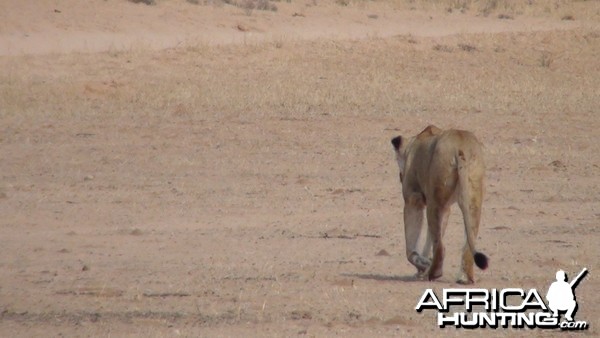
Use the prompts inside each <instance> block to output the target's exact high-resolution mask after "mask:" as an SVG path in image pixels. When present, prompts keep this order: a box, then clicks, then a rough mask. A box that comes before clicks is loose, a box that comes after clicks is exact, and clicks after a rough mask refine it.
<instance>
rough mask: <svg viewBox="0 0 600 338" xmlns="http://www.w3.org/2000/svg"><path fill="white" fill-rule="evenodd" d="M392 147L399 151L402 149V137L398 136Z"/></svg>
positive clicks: (393, 140)
mask: <svg viewBox="0 0 600 338" xmlns="http://www.w3.org/2000/svg"><path fill="white" fill-rule="evenodd" d="M392 145H393V146H394V149H396V150H398V149H400V146H401V145H402V136H396V137H394V138H393V139H392Z"/></svg>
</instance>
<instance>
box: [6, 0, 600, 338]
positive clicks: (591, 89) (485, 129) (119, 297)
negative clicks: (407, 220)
mask: <svg viewBox="0 0 600 338" xmlns="http://www.w3.org/2000/svg"><path fill="white" fill-rule="evenodd" d="M82 3H83V2H81V1H75V0H55V1H2V2H0V54H1V55H2V56H0V215H1V217H0V234H1V235H0V248H2V255H1V256H0V269H1V271H2V273H1V274H0V312H1V314H0V336H3V337H17V336H23V337H27V336H61V335H62V336H69V337H71V336H117V337H121V336H158V337H162V336H173V337H174V336H211V337H213V336H255V335H257V336H293V335H307V336H419V337H421V336H437V335H442V334H443V335H444V336H448V335H450V336H459V335H460V336H462V335H465V334H466V335H473V336H479V335H480V334H481V333H482V332H481V331H474V332H469V331H464V330H455V329H444V330H441V329H439V328H437V326H436V325H435V316H436V314H435V313H434V312H433V311H425V312H423V313H421V314H419V313H416V312H415V311H414V307H415V305H416V303H417V301H418V299H419V297H420V296H421V295H422V293H423V291H424V290H425V289H426V288H429V287H433V288H434V289H435V290H438V291H439V290H441V289H442V288H449V287H457V286H458V285H457V284H456V283H455V282H454V279H455V274H456V272H457V271H458V265H459V250H460V247H462V243H463V239H462V238H463V230H462V225H461V222H462V220H461V218H460V216H459V214H458V212H457V211H456V210H454V212H453V214H452V216H451V218H450V223H449V227H448V231H447V234H446V245H447V259H446V264H445V275H444V277H442V278H441V279H440V280H439V281H436V282H426V281H420V280H417V279H415V278H414V277H413V275H414V272H415V271H414V269H413V268H412V267H411V266H410V265H409V263H408V262H407V261H406V258H405V254H404V243H403V242H404V237H403V233H402V227H401V220H402V205H403V203H402V201H401V197H400V188H399V182H398V174H397V168H396V164H395V163H394V159H393V154H392V149H391V145H390V143H389V140H390V139H391V138H392V137H393V136H396V135H398V134H405V135H409V134H414V133H417V132H418V131H420V130H421V129H422V128H423V127H424V126H426V125H427V124H429V123H434V124H436V125H438V126H440V127H443V128H451V127H460V128H466V129H469V130H472V131H473V132H474V133H475V134H476V135H478V137H479V138H480V139H481V141H482V142H483V143H484V144H485V147H486V148H485V151H486V162H487V167H488V172H487V185H486V186H487V194H486V197H485V201H484V212H483V224H482V227H481V230H480V235H479V239H478V246H479V248H480V249H481V250H482V251H483V252H485V253H486V254H487V255H488V256H489V257H490V268H489V269H488V270H486V271H477V272H476V275H477V286H478V287H482V288H498V289H500V288H505V287H517V288H525V289H529V288H536V289H538V290H539V292H540V294H543V295H545V292H546V290H547V288H548V286H549V285H550V283H551V282H552V281H553V279H554V275H555V272H556V270H558V269H564V270H565V271H567V274H568V275H569V277H574V276H575V274H577V273H578V272H579V271H580V270H581V269H582V268H584V267H587V268H588V269H589V270H590V273H589V275H588V276H587V277H586V278H585V279H584V280H583V281H582V282H581V284H580V285H579V286H578V287H577V289H576V296H577V300H578V304H579V311H578V312H577V315H576V318H577V319H578V320H587V321H588V322H589V323H590V326H591V327H590V329H589V330H587V331H585V332H583V335H584V336H597V335H598V334H599V333H600V331H599V326H600V321H598V315H597V314H598V312H599V310H600V308H599V305H598V304H600V294H599V293H598V292H597V290H599V289H600V279H599V278H598V273H599V272H600V266H599V265H598V262H599V260H600V249H599V247H598V242H599V239H600V225H599V220H600V195H599V193H598V189H599V187H600V175H599V174H600V155H599V154H598V144H599V143H600V133H598V130H599V129H600V117H599V116H600V115H599V114H600V108H599V107H600V105H599V103H600V59H599V58H598V55H600V28H599V24H598V23H599V21H598V18H599V15H600V8H599V7H600V6H599V3H598V2H597V1H584V2H575V3H574V4H569V3H568V2H566V1H555V2H552V5H551V7H549V8H545V7H544V6H542V5H539V7H532V8H529V7H528V6H525V5H523V6H521V7H519V6H516V5H515V6H513V7H510V6H508V5H506V6H505V7H500V6H499V7H497V8H496V9H493V10H492V11H490V12H489V13H488V12H487V11H486V12H485V13H484V11H483V10H482V9H481V8H480V7H477V6H478V5H476V4H472V5H471V7H469V9H467V10H465V11H464V13H461V11H460V6H458V7H456V6H455V7H449V6H443V5H439V6H428V5H427V4H424V2H423V1H414V2H412V5H411V4H409V2H407V3H406V4H404V3H402V2H401V3H399V4H396V5H390V4H388V3H387V2H372V3H371V2H369V3H363V2H356V3H353V2H349V3H348V6H343V5H341V4H340V2H338V3H334V2H332V3H321V2H317V1H310V2H301V1H296V0H292V1H291V2H290V3H283V2H277V3H274V4H276V5H277V6H278V10H277V11H276V12H272V11H256V10H255V11H252V13H249V14H250V15H248V13H246V11H245V10H243V9H241V8H239V7H235V6H231V5H226V4H220V3H211V4H207V5H204V4H201V5H193V4H191V3H187V2H185V1H166V0H165V1H158V4H157V5H156V6H146V5H143V4H133V3H129V2H126V1H117V0H108V1H90V2H85V5H82ZM448 3H450V1H448ZM454 3H458V2H454ZM481 3H484V1H482V2H481ZM500 3H504V2H500ZM506 3H509V2H508V1H507V2H506ZM411 6H412V7H414V8H413V9H411ZM448 8H452V11H451V12H450V11H448ZM294 13H296V15H294ZM501 14H504V15H509V16H511V17H512V19H499V18H498V16H499V15H501ZM569 15H570V16H572V18H574V20H561V18H565V17H567V18H568V16H569ZM172 47H174V48H172ZM455 209H456V208H455ZM485 334H486V335H487V334H490V335H492V336H530V335H534V336H547V335H549V336H560V337H562V336H565V333H564V332H559V331H542V330H535V331H529V330H522V331H519V330H510V329H506V330H496V331H489V330H488V331H486V332H485ZM566 335H569V334H568V333H567V334H566Z"/></svg>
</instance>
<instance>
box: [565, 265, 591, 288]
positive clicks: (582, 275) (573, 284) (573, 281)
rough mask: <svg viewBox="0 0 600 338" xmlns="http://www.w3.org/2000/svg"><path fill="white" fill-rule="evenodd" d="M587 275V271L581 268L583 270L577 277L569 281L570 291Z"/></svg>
mask: <svg viewBox="0 0 600 338" xmlns="http://www.w3.org/2000/svg"><path fill="white" fill-rule="evenodd" d="M587 274H588V269H587V268H583V270H581V272H580V273H579V274H578V275H577V277H575V278H574V279H573V280H571V283H569V286H570V287H571V289H575V288H576V287H577V284H579V282H580V281H581V280H582V279H583V277H585V276H586V275H587Z"/></svg>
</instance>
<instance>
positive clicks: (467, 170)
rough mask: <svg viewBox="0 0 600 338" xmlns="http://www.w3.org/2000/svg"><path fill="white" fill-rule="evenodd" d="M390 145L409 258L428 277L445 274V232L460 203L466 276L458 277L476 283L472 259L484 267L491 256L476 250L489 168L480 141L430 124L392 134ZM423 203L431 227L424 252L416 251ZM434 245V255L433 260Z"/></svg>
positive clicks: (463, 264) (460, 132) (465, 281)
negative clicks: (408, 133)
mask: <svg viewBox="0 0 600 338" xmlns="http://www.w3.org/2000/svg"><path fill="white" fill-rule="evenodd" d="M392 145H393V146H394V150H395V151H396V159H397V161H398V167H399V168H400V182H401V184H402V195H403V197H404V232H405V237H406V255H407V258H408V261H409V262H410V263H412V264H413V265H414V266H415V267H416V268H417V270H418V274H419V275H423V274H424V273H425V272H427V275H428V278H429V280H434V279H436V278H439V277H441V276H442V274H443V263H444V245H443V244H442V237H443V236H444V232H445V230H446V225H447V223H448V216H449V215H450V206H451V205H452V204H454V202H458V205H459V206H460V210H461V211H462V214H463V218H464V223H465V233H466V237H467V241H466V244H465V246H464V249H463V255H462V273H463V275H464V276H466V280H464V279H462V278H460V279H459V282H461V283H465V284H471V283H473V282H474V278H473V261H475V264H477V266H478V267H479V268H480V269H485V268H487V265H488V258H487V257H486V256H485V255H484V254H483V253H480V252H477V251H476V249H475V239H476V237H477V231H478V229H479V222H480V219H481V201H482V199H483V176H484V172H485V166H484V163H483V150H482V146H481V143H479V141H478V140H477V139H476V138H475V136H474V135H473V134H472V133H471V132H468V131H464V130H453V129H451V130H441V129H439V128H437V127H436V126H433V125H430V126H428V127H427V128H425V130H423V131H422V132H421V133H420V134H419V135H417V136H414V137H410V138H404V137H402V136H397V137H395V138H393V139H392ZM425 208H427V225H428V232H427V240H426V242H425V247H424V249H423V251H422V254H421V255H420V254H419V253H418V252H417V242H418V241H419V236H420V233H421V227H422V223H423V211H424V209H425ZM432 245H433V260H430V259H429V254H430V252H431V247H432ZM428 269H429V270H428ZM464 276H463V277H464Z"/></svg>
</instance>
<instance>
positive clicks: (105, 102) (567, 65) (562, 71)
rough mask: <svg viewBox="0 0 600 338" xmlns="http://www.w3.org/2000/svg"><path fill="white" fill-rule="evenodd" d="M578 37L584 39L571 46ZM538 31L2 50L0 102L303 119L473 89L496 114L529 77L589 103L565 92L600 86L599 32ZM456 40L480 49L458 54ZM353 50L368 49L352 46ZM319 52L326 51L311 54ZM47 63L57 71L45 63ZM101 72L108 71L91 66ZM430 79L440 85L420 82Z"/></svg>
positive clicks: (13, 106) (19, 110) (437, 99)
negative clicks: (438, 38)
mask: <svg viewBox="0 0 600 338" xmlns="http://www.w3.org/2000/svg"><path fill="white" fill-rule="evenodd" d="M572 34H574V35H573V36H576V38H575V39H576V41H575V42H573V43H570V41H573V36H571V35H572ZM532 36H533V40H531V39H525V38H524V37H523V34H520V33H518V34H501V35H496V36H493V35H487V36H486V35H482V36H480V37H478V39H477V40H478V41H477V44H474V43H472V42H471V41H475V40H474V39H472V38H469V41H468V42H467V41H465V40H464V39H462V38H461V37H453V38H449V39H446V42H445V43H438V42H435V41H434V40H433V39H423V41H419V44H414V43H408V42H407V41H406V39H404V38H398V39H389V40H379V39H372V40H370V41H366V42H364V43H358V42H355V43H353V42H328V41H322V42H311V43H308V45H307V44H305V43H296V42H286V43H285V44H284V43H275V44H272V43H264V44H257V45H250V46H229V47H211V48H208V47H207V46H198V48H186V49H176V50H167V51H164V52H160V53H158V54H157V55H150V54H146V53H143V52H139V53H138V52H135V51H134V52H112V53H103V54H93V55H90V54H75V55H61V56H45V57H37V56H30V57H27V58H28V59H29V61H28V62H27V63H21V62H17V59H15V58H11V57H4V58H2V59H1V62H2V65H3V69H4V70H3V71H2V73H0V77H1V78H0V80H1V81H0V83H1V84H0V86H1V87H2V90H1V91H0V93H1V94H0V105H1V106H2V107H3V108H4V114H8V115H21V114H44V115H48V116H54V115H57V114H58V115H59V116H66V115H68V116H73V115H75V116H77V115H88V114H94V115H99V116H106V115H115V114H116V115H121V114H128V115H129V114H132V113H135V114H139V113H142V114H169V113H178V114H192V115H198V114H199V115H201V116H204V117H208V116H212V118H217V117H218V116H222V115H223V114H225V115H228V114H235V115H240V116H247V115H246V114H251V115H261V116H264V115H278V116H287V117H293V116H296V115H302V116H306V115H307V114H308V115H314V114H325V113H327V114H343V115H355V114H360V115H370V114H389V113H392V112H397V111H398V110H400V111H404V112H415V111H420V110H430V109H431V110H452V111H461V110H465V109H466V110H469V109H472V103H470V102H471V98H472V97H485V98H486V99H485V100H484V101H483V102H482V103H479V104H483V105H485V107H481V106H480V107H479V109H482V108H485V110H492V111H498V110H500V109H502V107H506V105H507V102H508V101H507V100H509V98H510V97H511V96H512V95H511V94H510V93H512V92H513V91H515V90H516V91H519V92H527V91H529V90H534V91H535V89H531V88H527V87H524V88H519V87H514V85H512V84H513V83H520V84H523V86H527V85H529V84H530V83H531V81H533V80H534V79H535V83H536V85H535V88H539V89H540V90H541V89H542V88H543V90H541V91H540V93H539V94H538V95H542V96H543V97H545V98H547V99H548V100H550V101H553V102H555V103H557V104H559V105H560V106H561V107H566V106H569V105H574V106H578V105H582V104H585V102H586V101H585V100H583V101H581V100H574V101H568V100H567V101H564V100H561V101H556V100H557V97H562V96H564V95H563V94H562V93H564V92H568V91H573V90H574V89H573V88H574V87H577V88H578V90H577V91H578V92H580V93H582V96H583V97H584V98H593V97H595V95H594V94H593V90H594V88H597V87H598V86H597V81H598V79H597V78H595V77H593V76H591V74H594V71H593V69H594V68H593V67H594V62H593V60H594V56H595V55H597V54H596V53H598V52H599V51H598V39H597V37H596V35H594V33H593V32H578V33H566V32H564V33H563V32H556V33H552V34H544V33H534V34H532ZM567 36H569V37H567ZM461 40H462V41H461ZM525 41H527V42H525ZM529 41H533V42H529ZM535 41H537V42H535ZM542 41H544V43H542ZM547 41H553V42H554V43H553V44H552V45H550V47H548V48H549V49H551V50H545V51H544V52H542V53H540V52H539V51H538V48H539V47H538V46H544V48H546V47H545V46H546V44H545V42H547ZM577 41H581V44H579V42H577ZM452 46H457V47H452ZM582 46H583V47H582ZM456 48H458V49H460V50H464V51H473V50H478V51H480V52H481V53H476V54H474V53H468V54H457V53H453V51H454V50H455V49H456ZM354 49H358V50H362V52H360V53H350V51H351V50H354ZM432 49H433V51H434V52H438V51H445V52H446V53H444V54H443V55H440V54H438V57H442V58H443V62H439V63H437V64H435V65H427V66H426V65H425V64H426V61H423V60H427V59H428V58H429V56H428V53H430V52H428V50H429V51H431V50H432ZM316 50H318V51H319V53H313V51H316ZM309 51H310V52H309ZM367 51H368V52H367ZM498 51H503V52H498ZM399 52H401V53H402V54H403V55H404V56H403V58H404V59H405V60H412V61H411V62H408V61H407V62H401V63H399V62H396V61H395V60H396V57H394V55H396V54H397V53H399ZM222 55H236V60H237V59H239V58H242V59H244V60H245V61H246V62H244V63H238V62H226V61H224V58H223V57H222ZM576 60H581V61H576ZM440 61H442V60H440ZM467 61H468V62H467ZM49 62H51V63H52V64H53V69H54V70H55V71H54V72H47V71H46V65H47V64H48V63H49ZM463 62H467V63H466V64H465V63H463ZM25 65H27V66H25ZM357 65H360V66H357ZM492 65H494V66H492ZM498 65H501V66H500V67H498ZM538 65H541V66H543V67H542V68H548V67H549V66H550V65H551V66H552V68H553V69H554V70H555V72H554V73H551V74H547V73H545V72H542V70H537V69H536V68H535V66H538ZM423 67H428V68H427V69H428V72H427V74H430V76H432V78H431V79H428V75H426V74H425V76H424V74H423V73H422V71H423V69H424V68H423ZM431 67H434V68H431ZM532 67H534V68H532ZM93 69H103V71H102V72H97V71H90V70H93ZM585 69H588V71H586V70H585ZM167 70H168V71H167ZM524 70H527V71H526V72H524ZM75 74H76V75H75ZM574 74H583V76H584V78H583V80H576V81H575V80H574V78H573V76H574ZM558 76H560V77H561V78H560V80H558V78H557V77H558ZM585 76H589V78H586V77H585ZM507 77H510V78H512V81H510V82H509V83H510V84H511V85H510V86H507V87H503V82H502V81H498V80H499V79H505V78H507ZM134 79H135V80H134ZM435 79H443V81H437V80H435ZM434 80H435V81H434ZM432 83H436V85H435V86H433V87H431V88H430V89H428V90H421V89H424V88H425V87H424V86H429V85H431V84H432ZM582 84H587V85H582ZM593 84H596V85H593ZM499 86H500V87H499ZM491 87H494V88H496V89H495V91H494V92H493V93H490V92H488V91H487V89H486V88H491ZM65 93H66V94H65ZM467 93H468V94H467ZM586 93H587V94H586ZM490 95H491V96H490ZM523 109H524V110H528V111H532V112H535V111H538V110H539V109H540V106H539V105H537V104H532V105H531V106H528V107H523Z"/></svg>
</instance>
